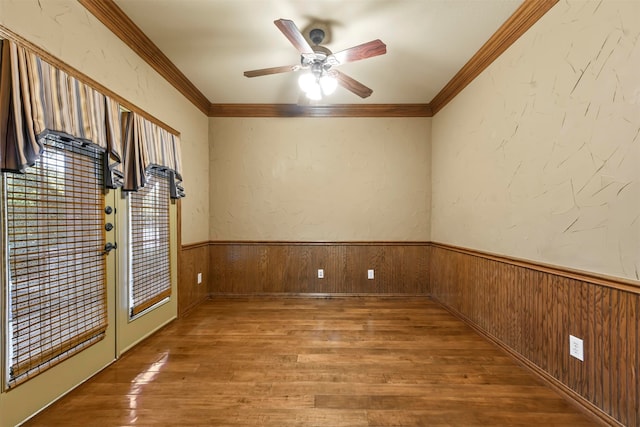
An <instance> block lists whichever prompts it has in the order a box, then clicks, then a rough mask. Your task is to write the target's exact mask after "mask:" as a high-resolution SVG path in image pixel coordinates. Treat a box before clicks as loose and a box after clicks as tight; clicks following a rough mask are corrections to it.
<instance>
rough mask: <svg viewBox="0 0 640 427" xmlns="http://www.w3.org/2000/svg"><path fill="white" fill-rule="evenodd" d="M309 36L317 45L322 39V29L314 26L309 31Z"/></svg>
mask: <svg viewBox="0 0 640 427" xmlns="http://www.w3.org/2000/svg"><path fill="white" fill-rule="evenodd" d="M309 38H310V39H311V41H312V42H313V44H315V45H319V44H320V43H322V40H324V31H323V30H321V29H320V28H314V29H312V30H311V31H309Z"/></svg>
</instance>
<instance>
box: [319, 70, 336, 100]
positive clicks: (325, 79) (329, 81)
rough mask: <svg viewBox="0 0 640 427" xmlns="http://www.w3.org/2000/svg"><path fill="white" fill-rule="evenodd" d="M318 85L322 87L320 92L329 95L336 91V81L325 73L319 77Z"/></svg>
mask: <svg viewBox="0 0 640 427" xmlns="http://www.w3.org/2000/svg"><path fill="white" fill-rule="evenodd" d="M320 87H321V88H322V93H324V94H325V95H331V94H332V93H333V92H335V91H336V88H337V87H338V81H337V80H336V79H334V78H333V77H331V76H329V75H327V74H323V75H322V77H320Z"/></svg>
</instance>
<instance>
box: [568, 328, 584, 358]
mask: <svg viewBox="0 0 640 427" xmlns="http://www.w3.org/2000/svg"><path fill="white" fill-rule="evenodd" d="M569 354H570V355H571V356H573V357H575V358H576V359H578V360H580V361H581V362H584V347H583V342H582V340H581V339H580V338H578V337H574V336H573V335H569Z"/></svg>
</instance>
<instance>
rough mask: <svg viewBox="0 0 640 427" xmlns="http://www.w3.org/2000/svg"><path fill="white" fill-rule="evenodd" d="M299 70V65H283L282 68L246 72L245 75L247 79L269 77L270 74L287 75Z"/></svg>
mask: <svg viewBox="0 0 640 427" xmlns="http://www.w3.org/2000/svg"><path fill="white" fill-rule="evenodd" d="M299 69H300V66H299V65H283V66H280V67H271V68H261V69H259V70H251V71H245V72H244V75H245V77H259V76H268V75H270V74H278V73H286V72H289V71H298V70H299Z"/></svg>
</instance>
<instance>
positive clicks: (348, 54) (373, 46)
mask: <svg viewBox="0 0 640 427" xmlns="http://www.w3.org/2000/svg"><path fill="white" fill-rule="evenodd" d="M385 53H387V45H386V44H384V43H382V42H381V41H380V40H372V41H370V42H368V43H363V44H361V45H358V46H354V47H352V48H349V49H345V50H341V51H340V52H337V53H334V54H333V56H334V57H335V58H336V60H337V61H338V63H340V64H344V63H345V62H353V61H359V60H361V59H366V58H371V57H373V56H378V55H384V54H385Z"/></svg>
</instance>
